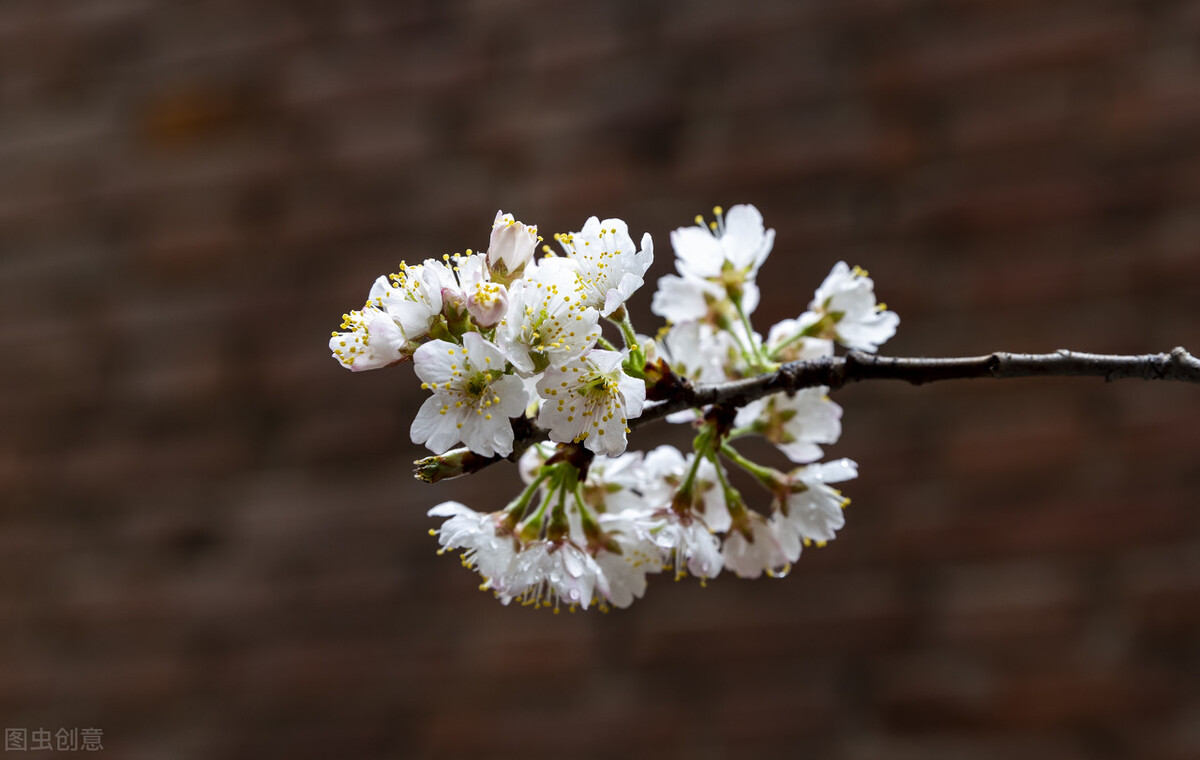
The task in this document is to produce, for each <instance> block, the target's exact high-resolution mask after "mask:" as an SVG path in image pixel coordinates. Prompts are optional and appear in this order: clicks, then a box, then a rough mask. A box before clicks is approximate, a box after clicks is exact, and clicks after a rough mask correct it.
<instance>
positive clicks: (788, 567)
mask: <svg viewBox="0 0 1200 760" xmlns="http://www.w3.org/2000/svg"><path fill="white" fill-rule="evenodd" d="M790 572H792V563H791V562H785V563H784V564H783V565H782V566H781V567H776V568H767V575H768V576H770V577H772V578H786V577H788V573H790Z"/></svg>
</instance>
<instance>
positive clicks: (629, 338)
mask: <svg viewBox="0 0 1200 760" xmlns="http://www.w3.org/2000/svg"><path fill="white" fill-rule="evenodd" d="M606 319H608V321H609V322H611V323H613V324H614V325H616V326H617V329H619V330H620V331H621V340H622V341H624V342H625V348H627V349H629V358H627V359H626V360H625V362H624V367H625V372H626V373H628V374H629V375H630V377H636V378H638V379H639V380H643V379H645V377H646V353H645V352H644V351H642V345H641V344H640V343H638V338H637V330H635V329H633V321H632V320H630V318H629V310H628V309H626V308H625V307H624V306H623V305H622V306H618V307H617V308H616V309H615V310H614V311H613V313H612V314H609V315H608V317H606ZM601 340H603V338H602V339H601ZM610 345H611V344H610ZM613 350H615V349H613Z"/></svg>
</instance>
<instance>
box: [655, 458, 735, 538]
mask: <svg viewBox="0 0 1200 760" xmlns="http://www.w3.org/2000/svg"><path fill="white" fill-rule="evenodd" d="M695 461H696V455H695V454H694V453H689V454H688V455H687V456H684V455H683V453H682V452H680V451H679V449H677V448H675V447H674V446H658V447H657V448H655V449H654V450H652V451H650V452H649V453H647V454H646V457H645V460H644V463H643V465H642V472H643V478H644V480H643V482H642V487H641V491H642V494H643V496H644V497H645V499H646V504H647V505H648V506H649V507H651V508H654V507H669V506H671V505H672V503H673V501H674V498H675V496H676V494H677V492H678V491H679V488H680V486H681V485H682V484H683V481H684V480H685V478H686V477H687V474H688V473H689V472H691V470H692V466H693V465H694V464H695ZM695 466H696V476H695V479H694V480H693V481H692V493H691V499H690V501H689V503H688V506H689V507H690V508H691V510H692V511H693V512H694V513H695V514H696V515H697V516H699V517H700V518H701V519H703V521H704V525H705V526H706V527H707V528H708V529H710V530H714V531H716V532H718V533H721V532H723V531H725V530H728V528H729V520H730V518H729V509H728V507H727V506H726V503H725V491H724V489H723V488H722V487H721V482H720V478H719V477H718V476H717V468H716V466H715V465H713V463H712V461H711V460H709V459H707V458H705V459H701V460H700V463H699V464H698V465H695Z"/></svg>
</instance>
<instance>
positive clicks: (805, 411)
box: [734, 386, 842, 463]
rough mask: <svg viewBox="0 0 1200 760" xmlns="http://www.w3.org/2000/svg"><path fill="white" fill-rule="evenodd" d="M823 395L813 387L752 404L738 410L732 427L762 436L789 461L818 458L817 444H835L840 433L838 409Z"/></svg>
mask: <svg viewBox="0 0 1200 760" xmlns="http://www.w3.org/2000/svg"><path fill="white" fill-rule="evenodd" d="M827 393H829V388H827V387H825V386H817V387H815V388H804V389H801V390H798V391H796V392H795V393H793V394H791V395H790V396H789V395H788V394H786V393H777V394H775V395H774V396H768V397H767V398H763V399H758V400H756V401H752V402H750V403H749V404H746V405H745V406H743V407H742V408H741V409H739V410H738V413H737V417H735V418H734V425H735V426H736V427H739V428H749V429H750V430H751V431H752V432H755V433H758V434H760V435H762V436H763V437H765V438H766V439H767V440H768V441H770V442H771V443H773V444H775V445H776V446H777V447H779V450H780V451H782V452H783V453H784V454H785V455H787V458H788V459H790V460H792V461H793V462H797V463H804V462H811V461H813V460H815V459H820V458H821V447H820V446H818V445H817V444H821V443H836V442H837V439H838V437H839V436H841V434H842V407H841V406H839V405H838V404H837V403H835V402H834V401H832V400H831V399H830V398H829V396H827V395H826V394H827Z"/></svg>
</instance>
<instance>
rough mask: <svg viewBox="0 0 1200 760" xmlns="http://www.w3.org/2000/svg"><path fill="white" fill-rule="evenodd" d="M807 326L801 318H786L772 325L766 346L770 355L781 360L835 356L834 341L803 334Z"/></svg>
mask: <svg viewBox="0 0 1200 760" xmlns="http://www.w3.org/2000/svg"><path fill="white" fill-rule="evenodd" d="M810 324H811V323H810ZM807 326H808V325H807V324H805V322H804V321H802V320H799V319H784V320H782V321H780V322H776V323H775V324H774V325H772V326H771V329H770V331H769V332H768V333H767V346H766V347H767V351H768V352H769V353H770V356H771V357H772V358H773V359H775V360H777V361H781V362H794V361H801V360H805V359H820V358H821V357H823V356H833V341H831V340H827V339H825V338H814V337H810V336H806V335H802V333H803V332H804V329H805V328H806V327H807Z"/></svg>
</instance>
